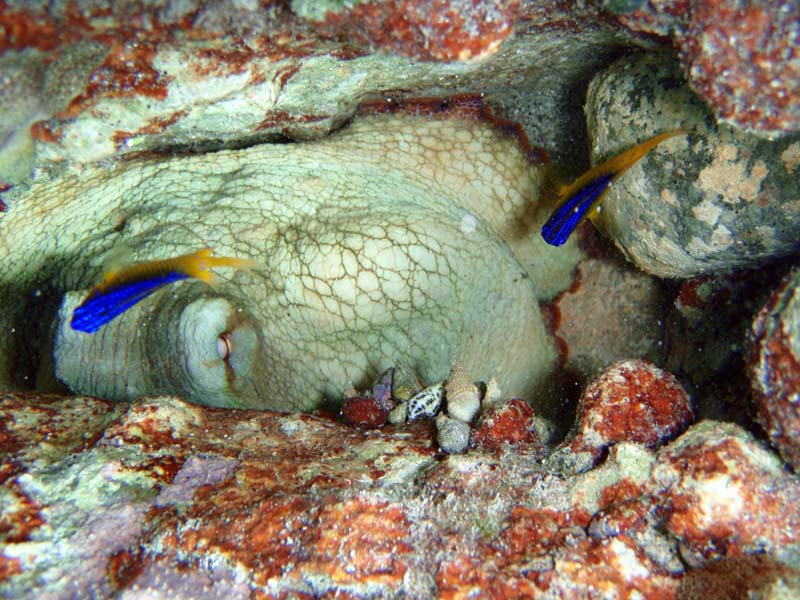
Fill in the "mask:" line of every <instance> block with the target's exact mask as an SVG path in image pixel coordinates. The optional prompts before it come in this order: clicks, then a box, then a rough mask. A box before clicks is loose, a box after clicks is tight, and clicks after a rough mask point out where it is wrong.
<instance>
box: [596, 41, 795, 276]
mask: <svg viewBox="0 0 800 600" xmlns="http://www.w3.org/2000/svg"><path fill="white" fill-rule="evenodd" d="M587 119H588V123H589V130H590V137H591V138H592V156H593V161H594V162H601V161H602V160H604V159H606V158H608V157H609V156H613V155H614V154H617V153H619V152H620V151H622V150H625V149H627V148H629V147H632V146H634V145H636V144H637V143H638V142H641V141H643V140H645V139H647V138H649V137H651V136H652V135H654V134H656V133H660V132H663V131H669V130H674V129H681V128H682V129H685V130H686V132H687V133H686V135H685V136H678V137H675V138H672V139H670V140H667V141H665V142H664V143H662V144H661V145H660V146H659V147H658V148H656V149H655V150H654V151H653V152H651V153H650V154H648V156H646V157H644V159H642V160H641V161H640V162H639V163H638V164H637V165H634V167H633V168H631V169H630V170H629V171H628V172H627V173H626V174H625V175H624V176H623V177H622V178H621V179H619V180H618V181H616V182H615V183H614V184H613V185H611V187H610V191H609V194H608V197H607V198H606V200H605V202H604V204H603V207H602V212H601V215H600V219H599V225H600V227H601V228H602V229H603V230H605V232H606V233H607V235H608V236H609V237H611V238H612V239H613V240H614V242H615V243H616V244H617V246H618V247H619V248H620V249H621V250H622V251H623V252H624V253H625V255H626V256H627V257H628V258H629V259H630V260H632V261H633V262H634V263H636V265H637V266H639V267H640V268H642V269H643V270H645V271H647V272H649V273H652V274H654V275H658V276H659V277H693V276H695V275H699V274H702V273H705V272H709V271H719V270H723V271H725V270H732V269H737V268H743V267H753V266H758V265H762V264H764V263H766V262H768V261H770V260H773V259H774V258H775V257H778V256H782V255H787V254H793V253H796V252H798V250H800V246H799V245H798V239H800V204H798V198H800V187H799V186H798V181H800V178H798V177H797V174H798V172H799V171H798V170H799V169H800V160H799V159H798V157H800V135H797V134H793V135H786V136H784V137H781V138H779V139H777V140H772V141H770V140H765V139H763V138H761V137H757V136H754V135H750V134H746V133H743V132H741V131H738V130H735V129H733V128H730V127H726V126H724V125H717V124H714V121H713V118H712V117H711V115H710V114H709V113H708V112H707V109H706V108H705V107H704V106H703V104H702V102H701V101H700V100H699V99H698V98H697V97H696V96H695V95H694V94H693V92H691V90H690V89H689V88H688V87H687V86H686V84H685V83H684V82H683V79H682V76H681V74H680V72H679V70H678V68H677V66H676V65H675V64H674V63H673V62H671V61H670V60H669V58H668V57H665V56H663V55H662V56H659V55H657V54H656V55H643V56H635V57H629V58H625V59H622V60H621V61H619V62H617V63H615V64H614V65H613V66H612V67H610V68H609V69H608V70H607V71H605V72H603V73H601V74H600V75H598V76H597V77H596V78H595V79H594V80H593V81H592V84H591V86H590V88H589V93H588V99H587ZM634 132H635V134H634Z"/></svg>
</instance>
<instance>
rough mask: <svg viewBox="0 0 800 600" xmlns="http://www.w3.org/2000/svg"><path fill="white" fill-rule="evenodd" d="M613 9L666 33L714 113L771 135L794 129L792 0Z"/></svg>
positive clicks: (655, 2) (628, 20) (797, 67)
mask: <svg viewBox="0 0 800 600" xmlns="http://www.w3.org/2000/svg"><path fill="white" fill-rule="evenodd" d="M638 4H639V5H638V6H636V7H634V10H631V11H626V12H625V13H624V14H620V15H619V20H620V22H622V23H624V24H625V25H626V26H627V27H629V28H631V29H633V30H634V31H645V32H647V33H654V34H657V35H662V36H671V37H672V39H673V44H674V45H675V47H676V48H678V49H679V55H680V58H681V62H682V67H683V71H684V72H685V73H686V75H687V78H688V80H689V83H690V85H691V86H692V89H694V90H695V91H696V92H697V93H698V94H699V95H700V96H701V97H702V98H703V99H704V100H705V101H706V102H708V104H709V106H710V107H711V109H712V110H713V111H714V113H715V115H716V116H717V118H718V119H720V120H724V121H727V122H729V123H732V124H734V125H736V126H737V127H740V128H743V129H748V130H751V131H755V132H759V133H761V134H762V135H763V134H766V135H776V134H780V133H787V132H791V131H797V130H798V129H800V111H798V107H797V102H794V101H793V98H794V97H795V95H796V93H797V90H798V87H799V86H800V62H799V61H798V60H797V57H796V55H795V48H796V47H797V43H798V40H800V25H798V20H797V6H796V5H795V4H794V3H793V2H792V1H791V0H770V1H768V2H758V3H753V2H743V1H741V0H714V1H712V2H689V1H688V0H651V1H649V2H640V3H638Z"/></svg>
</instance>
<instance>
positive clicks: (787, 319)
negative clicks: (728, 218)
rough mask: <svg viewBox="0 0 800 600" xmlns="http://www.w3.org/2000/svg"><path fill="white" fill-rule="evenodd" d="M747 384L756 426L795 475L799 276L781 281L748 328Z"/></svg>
mask: <svg viewBox="0 0 800 600" xmlns="http://www.w3.org/2000/svg"><path fill="white" fill-rule="evenodd" d="M750 381H751V387H752V390H753V395H754V397H755V400H756V403H757V410H758V412H757V416H758V420H759V422H760V423H761V425H762V426H763V427H764V430H765V431H766V432H767V435H769V438H770V440H772V443H773V444H775V446H776V447H777V449H778V452H779V453H780V455H781V457H783V459H784V460H785V461H786V462H787V463H789V464H790V465H791V466H792V468H793V469H794V470H795V471H798V470H800V270H794V271H793V272H791V273H790V274H789V275H787V276H786V278H785V279H784V281H783V283H782V284H781V285H780V287H779V288H778V290H777V291H776V292H775V293H774V294H773V296H772V297H771V298H770V300H769V301H768V302H767V303H766V304H765V305H764V307H763V308H762V309H761V311H760V312H759V313H758V316H757V317H756V319H755V321H754V322H753V351H752V354H751V356H750Z"/></svg>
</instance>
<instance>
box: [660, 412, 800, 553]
mask: <svg viewBox="0 0 800 600" xmlns="http://www.w3.org/2000/svg"><path fill="white" fill-rule="evenodd" d="M648 492H649V493H650V494H653V495H656V496H658V497H659V498H660V500H659V504H660V508H659V512H660V514H661V516H662V518H663V519H664V524H665V526H666V528H667V530H668V531H669V533H670V534H671V535H673V536H675V537H676V538H677V539H678V540H679V541H680V543H681V553H682V555H683V557H684V559H685V560H686V561H687V562H688V563H689V564H690V565H699V564H702V563H703V562H704V561H706V560H708V559H714V558H719V557H724V556H736V555H739V554H741V553H745V552H755V551H766V552H770V553H776V552H778V554H779V555H780V554H782V553H783V552H786V551H787V550H788V552H786V555H785V558H786V559H789V558H790V557H791V556H792V554H791V553H792V552H796V550H797V548H798V547H800V512H798V510H797V499H798V497H800V496H799V494H800V482H798V480H797V479H796V478H795V477H792V476H790V475H789V474H787V473H786V472H785V471H784V470H783V468H782V464H781V461H780V460H779V459H778V457H777V456H776V455H774V454H772V453H771V452H769V451H767V450H766V449H765V448H763V447H762V446H761V445H760V444H759V443H758V442H756V441H755V440H754V439H753V437H752V436H751V435H750V434H749V433H747V432H746V431H744V430H743V429H741V428H740V427H738V426H736V425H733V424H729V423H720V422H715V421H703V422H701V423H698V424H697V425H695V426H694V427H692V428H691V429H690V430H689V431H687V432H686V433H685V434H684V435H683V436H681V437H680V438H678V439H677V440H675V441H674V442H673V443H672V444H670V445H669V446H667V447H665V448H664V449H663V450H662V451H661V452H660V453H659V455H658V459H657V463H656V465H655V467H654V469H653V478H652V481H651V482H650V484H649V489H648ZM792 549H793V550H792ZM793 560H794V562H795V563H796V562H797V561H796V559H793ZM794 566H795V567H796V566H797V565H796V564H795V565H794Z"/></svg>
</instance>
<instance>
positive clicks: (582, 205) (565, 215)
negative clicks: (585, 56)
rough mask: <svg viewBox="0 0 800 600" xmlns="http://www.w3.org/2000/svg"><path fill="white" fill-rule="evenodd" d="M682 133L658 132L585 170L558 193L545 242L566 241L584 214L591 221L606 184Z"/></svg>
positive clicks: (545, 226) (679, 131)
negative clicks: (558, 196) (663, 143)
mask: <svg viewBox="0 0 800 600" xmlns="http://www.w3.org/2000/svg"><path fill="white" fill-rule="evenodd" d="M684 133H686V132H685V131H684V130H682V129H678V130H675V131H668V132H666V133H662V134H659V135H657V136H655V137H653V138H650V139H649V140H647V141H646V142H643V143H641V144H639V145H638V146H634V147H633V148H631V149H630V150H626V151H625V152H623V153H622V154H619V155H618V156H615V157H614V158H612V159H610V160H607V161H606V162H604V163H602V164H600V165H597V166H596V167H594V168H592V169H590V170H588V171H586V173H584V174H583V175H581V176H580V177H579V178H578V179H576V180H575V182H574V183H573V184H572V185H569V186H567V187H566V188H565V189H564V190H563V191H562V192H561V194H560V200H559V201H558V204H557V205H556V208H555V210H554V211H553V214H552V215H550V218H549V219H548V220H547V222H546V223H545V224H544V226H543V227H542V237H543V238H544V241H546V242H547V243H548V244H550V245H552V246H560V245H561V244H563V243H564V242H566V241H567V238H569V236H570V234H571V233H572V232H573V231H575V228H576V227H577V226H578V225H580V224H581V223H583V221H585V220H586V218H587V217H588V218H590V219H592V220H594V217H595V216H596V215H597V209H598V207H599V206H600V203H601V202H602V201H603V198H604V197H605V195H606V193H607V192H608V186H609V185H611V184H612V183H614V182H615V181H616V180H617V179H619V178H620V177H621V176H622V174H623V173H624V172H625V171H627V170H628V169H629V168H630V167H631V166H632V165H634V164H636V162H637V161H638V160H639V159H641V158H642V157H643V156H644V155H645V154H647V153H648V152H650V150H652V149H653V148H655V147H656V146H658V145H659V144H660V143H661V142H663V141H664V140H666V139H669V138H671V137H675V136H676V135H681V134H684Z"/></svg>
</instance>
